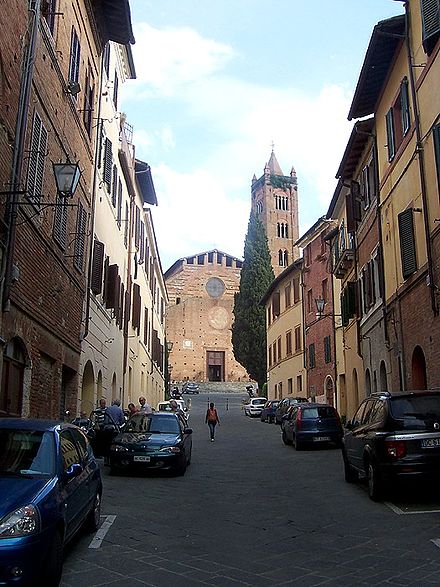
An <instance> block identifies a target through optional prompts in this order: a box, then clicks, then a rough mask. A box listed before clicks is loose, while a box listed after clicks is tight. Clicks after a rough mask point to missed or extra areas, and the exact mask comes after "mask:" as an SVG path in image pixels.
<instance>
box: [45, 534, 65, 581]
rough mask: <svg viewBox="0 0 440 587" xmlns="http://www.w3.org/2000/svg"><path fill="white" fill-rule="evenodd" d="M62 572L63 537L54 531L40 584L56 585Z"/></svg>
mask: <svg viewBox="0 0 440 587" xmlns="http://www.w3.org/2000/svg"><path fill="white" fill-rule="evenodd" d="M62 572H63V539H62V537H61V534H60V532H55V536H54V537H53V541H52V544H51V546H50V549H49V552H48V555H47V559H46V563H45V565H44V571H43V576H42V581H41V583H40V584H41V585H45V586H46V587H57V585H59V584H60V581H61V575H62Z"/></svg>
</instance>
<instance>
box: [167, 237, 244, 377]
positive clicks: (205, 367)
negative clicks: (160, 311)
mask: <svg viewBox="0 0 440 587" xmlns="http://www.w3.org/2000/svg"><path fill="white" fill-rule="evenodd" d="M241 267H242V261H241V260H240V259H237V258H236V257H233V256H231V255H228V254H226V253H223V252H222V251H218V250H216V249H214V250H212V251H207V252H203V253H199V254H198V255H193V256H191V257H185V258H182V259H179V260H178V261H176V262H175V263H174V264H173V265H172V266H171V267H170V268H169V269H168V270H167V271H166V272H165V283H166V288H167V291H168V296H169V306H168V308H167V313H166V324H167V341H169V342H170V343H172V351H171V354H170V357H169V361H170V367H172V371H171V379H172V380H173V381H176V382H180V381H187V380H194V381H202V382H203V381H237V382H238V381H248V380H249V377H248V375H247V373H246V370H245V369H244V368H243V367H242V366H241V365H240V364H239V363H238V362H237V361H236V360H235V358H234V355H233V350H232V342H231V325H232V319H233V315H232V311H233V307H234V294H235V293H236V292H237V291H238V289H239V285H240V270H241Z"/></svg>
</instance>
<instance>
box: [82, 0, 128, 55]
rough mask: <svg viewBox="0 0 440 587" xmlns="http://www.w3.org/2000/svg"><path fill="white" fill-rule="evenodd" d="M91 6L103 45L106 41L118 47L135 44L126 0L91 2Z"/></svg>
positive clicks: (95, 0)
mask: <svg viewBox="0 0 440 587" xmlns="http://www.w3.org/2000/svg"><path fill="white" fill-rule="evenodd" d="M92 6H93V11H94V13H95V15H96V20H97V22H98V26H99V29H100V34H101V38H102V42H103V43H104V44H105V43H106V42H107V41H114V42H115V43H119V44H120V45H127V44H128V43H131V44H132V45H133V44H134V43H135V40H134V36H133V29H132V26H131V13H130V4H129V1H128V0H93V2H92Z"/></svg>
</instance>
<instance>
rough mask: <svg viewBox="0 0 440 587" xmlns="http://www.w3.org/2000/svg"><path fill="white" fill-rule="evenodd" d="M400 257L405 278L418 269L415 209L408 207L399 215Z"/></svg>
mask: <svg viewBox="0 0 440 587" xmlns="http://www.w3.org/2000/svg"><path fill="white" fill-rule="evenodd" d="M397 218H398V221H399V239H400V258H401V261H402V275H403V279H407V278H408V277H409V276H410V275H412V274H413V273H415V272H416V271H417V258H416V242H415V234H414V218H413V209H412V208H408V209H407V210H405V211H404V212H401V213H400V214H399V215H398V217H397Z"/></svg>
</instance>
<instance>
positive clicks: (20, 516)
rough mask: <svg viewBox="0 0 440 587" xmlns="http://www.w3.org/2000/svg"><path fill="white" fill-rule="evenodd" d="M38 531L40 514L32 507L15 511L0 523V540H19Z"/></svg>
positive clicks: (27, 506)
mask: <svg viewBox="0 0 440 587" xmlns="http://www.w3.org/2000/svg"><path fill="white" fill-rule="evenodd" d="M39 531H40V514H39V512H38V510H37V508H36V507H35V506H34V505H32V504H29V505H26V506H24V507H21V508H19V509H18V510H15V512H12V513H11V514H9V515H7V516H6V517H5V518H3V520H1V522H0V538H19V537H22V536H30V535H31V534H37V533H38V532H39Z"/></svg>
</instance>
